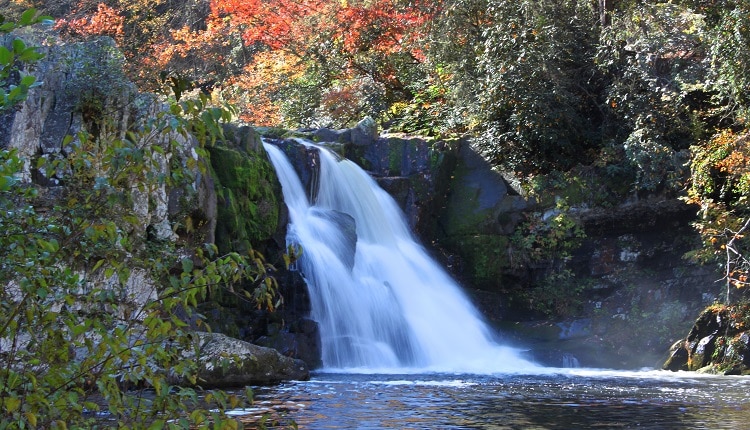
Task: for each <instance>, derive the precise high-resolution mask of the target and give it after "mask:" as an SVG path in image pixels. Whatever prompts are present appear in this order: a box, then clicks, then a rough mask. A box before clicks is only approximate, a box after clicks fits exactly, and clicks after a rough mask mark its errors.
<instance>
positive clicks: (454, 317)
mask: <svg viewBox="0 0 750 430" xmlns="http://www.w3.org/2000/svg"><path fill="white" fill-rule="evenodd" d="M305 144H306V145H312V144H311V143H305ZM264 147H265V148H266V151H267V152H268V154H269V157H270V159H271V162H272V163H273V165H274V168H275V169H276V171H277V174H278V176H279V180H280V182H281V185H282V189H283V194H284V200H285V202H286V204H287V206H288V207H289V213H290V225H289V228H288V234H287V243H288V244H290V245H294V246H300V247H301V249H302V255H301V258H300V261H299V270H300V271H301V272H302V275H303V276H304V278H305V281H306V282H307V285H308V289H309V292H310V297H311V302H312V303H311V308H312V311H311V312H312V315H311V318H312V319H314V320H315V321H317V322H318V324H319V326H320V333H321V342H322V354H323V357H322V360H323V366H324V367H325V368H327V369H339V370H341V369H349V370H351V369H365V370H377V371H385V370H388V369H400V370H404V369H420V370H428V371H451V372H460V371H466V372H474V373H477V372H479V373H490V372H519V371H524V370H529V369H530V368H533V367H535V366H534V365H533V364H532V363H530V362H528V361H525V360H524V359H522V358H520V357H519V355H518V352H517V351H516V350H514V349H513V348H510V347H506V346H502V345H499V344H497V343H496V342H495V341H494V339H493V333H492V332H491V330H489V328H488V326H487V325H486V324H485V323H484V322H483V320H482V318H481V317H480V315H479V313H478V311H477V310H476V309H475V308H474V307H473V305H472V304H471V303H470V301H469V300H468V298H467V297H466V296H465V295H464V294H463V293H462V291H461V289H460V287H459V286H458V285H457V283H456V282H455V281H454V280H453V279H451V277H450V276H449V275H448V274H447V272H446V271H445V270H444V269H443V268H442V267H440V265H438V264H437V263H436V262H435V261H434V260H433V259H431V257H429V255H428V254H427V252H426V251H425V250H424V249H423V247H422V246H421V245H420V244H418V243H417V241H416V240H415V238H414V237H413V235H412V233H411V232H410V230H409V228H408V226H407V224H406V221H405V219H404V215H403V213H402V212H401V210H400V208H399V207H398V205H397V204H396V202H395V201H394V200H393V199H392V198H391V197H390V196H389V195H388V193H386V192H385V191H384V190H383V189H381V188H380V187H379V186H378V185H377V183H376V182H375V181H374V180H373V179H372V178H371V177H370V176H369V175H368V174H367V172H365V171H364V170H362V169H361V168H360V167H359V166H357V165H356V164H355V163H353V162H352V161H349V160H346V159H342V158H341V157H339V156H338V155H336V154H335V153H333V152H331V151H330V150H328V149H326V148H324V147H319V149H320V160H321V162H320V174H319V181H318V190H317V194H315V195H316V199H315V201H314V202H311V201H310V200H309V199H308V196H307V194H306V192H305V191H304V189H303V186H302V184H301V182H300V180H299V177H298V176H297V174H296V172H295V170H294V168H293V167H292V165H291V164H290V162H289V161H288V159H287V158H286V156H285V155H284V153H283V152H282V151H281V150H280V149H278V148H277V147H275V146H273V145H271V144H269V143H265V144H264ZM355 229H356V235H355V234H354V230H355ZM352 253H353V254H354V255H352ZM352 257H353V258H352Z"/></svg>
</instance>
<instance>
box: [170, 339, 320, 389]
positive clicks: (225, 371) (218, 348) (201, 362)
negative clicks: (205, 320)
mask: <svg viewBox="0 0 750 430" xmlns="http://www.w3.org/2000/svg"><path fill="white" fill-rule="evenodd" d="M196 335H197V336H196V342H197V348H196V350H197V351H198V355H197V356H195V358H196V359H197V361H198V380H197V384H198V385H200V386H201V387H203V388H209V387H216V388H220V387H225V388H226V387H244V386H247V385H267V384H272V383H278V382H281V381H288V380H307V379H309V378H310V372H309V370H308V367H307V364H305V362H304V361H302V360H296V359H293V358H289V357H286V356H284V355H281V354H280V353H279V352H278V351H276V350H275V349H271V348H266V347H262V346H258V345H253V344H251V343H248V342H244V341H241V340H238V339H234V338H231V337H229V336H226V335H224V334H221V333H206V332H198V333H196ZM177 382H180V383H186V382H185V381H177Z"/></svg>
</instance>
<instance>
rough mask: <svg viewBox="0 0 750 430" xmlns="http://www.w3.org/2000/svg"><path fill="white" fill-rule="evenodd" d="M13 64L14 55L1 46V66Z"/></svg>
mask: <svg viewBox="0 0 750 430" xmlns="http://www.w3.org/2000/svg"><path fill="white" fill-rule="evenodd" d="M11 64H13V53H12V52H10V50H9V49H8V48H6V47H4V46H0V66H10V65H11Z"/></svg>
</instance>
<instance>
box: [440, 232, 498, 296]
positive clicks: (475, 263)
mask: <svg viewBox="0 0 750 430" xmlns="http://www.w3.org/2000/svg"><path fill="white" fill-rule="evenodd" d="M451 248H452V249H454V250H455V251H456V253H458V254H459V255H461V257H462V258H463V259H464V262H465V263H466V266H467V267H466V269H467V271H468V272H469V275H470V276H471V278H472V280H473V285H475V286H476V287H478V288H484V289H494V288H496V287H497V286H498V284H499V282H500V280H501V278H502V277H503V274H504V272H507V270H508V268H509V267H510V259H509V256H508V238H507V237H506V236H501V235H474V236H460V237H458V238H455V239H454V240H453V241H452V243H451Z"/></svg>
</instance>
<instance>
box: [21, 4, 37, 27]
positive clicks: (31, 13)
mask: <svg viewBox="0 0 750 430" xmlns="http://www.w3.org/2000/svg"><path fill="white" fill-rule="evenodd" d="M35 16H36V9H34V8H33V7H32V8H30V9H28V10H26V11H25V12H24V13H23V14H21V18H19V19H18V25H20V26H26V25H31V24H33V23H34V22H35V20H34V17H35Z"/></svg>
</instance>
